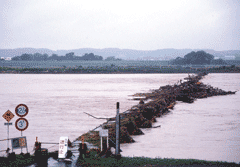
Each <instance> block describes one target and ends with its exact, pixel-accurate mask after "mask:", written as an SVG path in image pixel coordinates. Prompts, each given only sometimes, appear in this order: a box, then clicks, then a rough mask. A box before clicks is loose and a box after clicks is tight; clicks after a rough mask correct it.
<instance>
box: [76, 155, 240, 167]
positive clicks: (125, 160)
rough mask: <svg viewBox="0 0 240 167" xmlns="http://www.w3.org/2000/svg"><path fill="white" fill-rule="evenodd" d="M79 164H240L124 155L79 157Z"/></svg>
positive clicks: (153, 166) (234, 166) (136, 166)
mask: <svg viewBox="0 0 240 167" xmlns="http://www.w3.org/2000/svg"><path fill="white" fill-rule="evenodd" d="M77 164H79V165H81V166H131V167H139V166H144V167H166V166H181V167H185V166H188V167H200V166H212V167H220V166H222V167H223V166H224V167H225V166H231V167H238V166H240V164H236V163H231V162H221V161H204V160H196V159H170V158H164V159H161V158H146V157H122V158H121V159H120V160H117V159H115V158H112V157H109V158H96V157H94V158H85V159H84V160H83V159H79V160H78V161H77Z"/></svg>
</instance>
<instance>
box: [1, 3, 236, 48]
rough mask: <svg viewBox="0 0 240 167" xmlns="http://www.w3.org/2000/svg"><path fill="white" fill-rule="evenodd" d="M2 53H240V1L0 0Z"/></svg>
mask: <svg viewBox="0 0 240 167" xmlns="http://www.w3.org/2000/svg"><path fill="white" fill-rule="evenodd" d="M0 14H1V18H0V25H1V26H0V31H1V34H0V49H13V48H21V47H33V48H48V49H52V50H57V49H78V48H98V49H101V48H120V49H138V50H155V49H165V48H175V49H185V48H189V49H214V50H219V51H220V50H239V49H240V44H239V43H240V42H239V41H240V32H239V31H240V19H239V18H240V1H239V0H155V1H154V0H145V1H141V0H137V1H135V0H108V1H107V0H95V1H93V0H84V1H82V0H0Z"/></svg>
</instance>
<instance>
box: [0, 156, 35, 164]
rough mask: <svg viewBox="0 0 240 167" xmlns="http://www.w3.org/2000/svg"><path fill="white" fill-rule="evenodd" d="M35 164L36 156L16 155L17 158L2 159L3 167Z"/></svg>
mask: <svg viewBox="0 0 240 167" xmlns="http://www.w3.org/2000/svg"><path fill="white" fill-rule="evenodd" d="M33 163H35V159H34V156H29V157H26V156H23V155H16V158H7V157H0V166H1V167H10V166H11V167H23V166H26V165H31V164H33Z"/></svg>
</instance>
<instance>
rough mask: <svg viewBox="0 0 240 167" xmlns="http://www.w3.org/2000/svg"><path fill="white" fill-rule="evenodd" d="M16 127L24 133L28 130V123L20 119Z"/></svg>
mask: <svg viewBox="0 0 240 167" xmlns="http://www.w3.org/2000/svg"><path fill="white" fill-rule="evenodd" d="M15 127H16V128H17V130H19V131H24V130H26V129H27V128H28V121H27V120H26V119H25V118H19V119H17V120H16V122H15Z"/></svg>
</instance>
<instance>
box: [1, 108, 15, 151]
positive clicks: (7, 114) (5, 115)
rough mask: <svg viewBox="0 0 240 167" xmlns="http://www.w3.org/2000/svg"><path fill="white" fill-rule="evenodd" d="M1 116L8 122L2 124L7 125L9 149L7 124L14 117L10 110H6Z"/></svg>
mask: <svg viewBox="0 0 240 167" xmlns="http://www.w3.org/2000/svg"><path fill="white" fill-rule="evenodd" d="M2 117H3V118H4V119H5V120H6V121H7V122H8V123H4V125H7V134H8V137H7V147H8V148H7V150H9V125H12V123H9V121H10V120H11V119H12V118H13V117H14V114H13V113H12V112H11V111H10V110H7V111H6V112H5V113H4V114H3V116H2Z"/></svg>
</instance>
